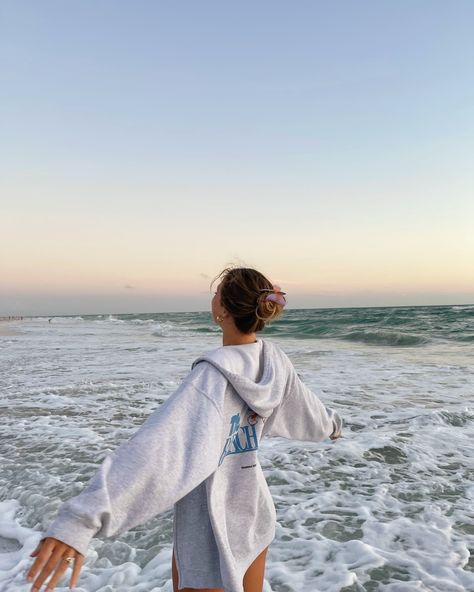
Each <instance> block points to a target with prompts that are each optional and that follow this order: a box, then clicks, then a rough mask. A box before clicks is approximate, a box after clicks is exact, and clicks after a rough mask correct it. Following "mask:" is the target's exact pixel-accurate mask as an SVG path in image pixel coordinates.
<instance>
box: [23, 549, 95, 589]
mask: <svg viewBox="0 0 474 592" xmlns="http://www.w3.org/2000/svg"><path fill="white" fill-rule="evenodd" d="M31 557H36V560H35V562H34V563H33V565H32V566H31V568H30V570H29V571H28V573H27V574H26V579H27V580H28V581H29V582H33V580H34V582H33V585H32V588H31V592H37V591H38V590H40V588H41V586H42V585H43V583H44V581H45V580H46V578H47V577H48V576H49V575H50V574H51V573H53V572H54V573H53V575H52V576H51V579H50V580H49V582H48V583H47V585H46V589H45V590H46V592H50V591H51V590H53V589H54V587H55V586H56V585H57V583H58V582H59V580H60V579H61V578H62V576H63V574H64V572H65V571H66V569H67V568H68V567H72V568H73V570H72V575H71V582H70V584H69V587H70V588H74V586H75V585H76V584H77V580H78V579H79V573H80V571H81V567H82V564H83V563H84V559H85V558H84V555H81V553H79V552H78V551H76V549H74V547H70V546H69V545H66V543H63V542H61V541H58V540H57V539H53V538H51V537H47V538H45V539H43V540H42V541H41V542H40V544H39V545H38V546H37V547H36V549H35V550H34V551H33V553H32V554H31ZM70 558H72V559H73V560H71V559H70ZM38 572H39V574H38ZM37 574H38V575H37ZM35 577H36V579H35Z"/></svg>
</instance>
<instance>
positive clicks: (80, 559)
mask: <svg viewBox="0 0 474 592" xmlns="http://www.w3.org/2000/svg"><path fill="white" fill-rule="evenodd" d="M84 559H85V557H84V555H81V554H80V553H78V554H77V555H76V561H75V562H74V569H73V570H72V576H71V583H70V586H69V587H70V588H75V587H76V584H77V580H78V579H79V574H80V573H81V569H82V565H83V563H84Z"/></svg>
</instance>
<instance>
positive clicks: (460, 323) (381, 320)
mask: <svg viewBox="0 0 474 592" xmlns="http://www.w3.org/2000/svg"><path fill="white" fill-rule="evenodd" d="M83 318H84V319H87V320H102V319H103V318H107V317H104V316H103V315H90V316H84V317H83ZM112 318H116V319H118V320H123V321H130V322H133V321H142V322H146V321H157V322H161V323H163V324H166V323H167V322H169V323H172V324H176V325H178V326H183V327H187V328H188V329H190V330H192V331H196V332H198V333H209V332H211V333H212V332H217V331H218V328H217V327H216V326H215V325H213V324H212V322H211V316H210V314H209V313H207V312H202V313H175V314H172V313H161V314H150V313H143V314H123V315H120V314H119V315H113V317H112ZM263 335H272V336H276V337H283V338H285V337H294V338H302V339H307V338H312V339H337V340H342V341H353V342H356V343H365V344H369V345H372V344H373V345H382V346H384V345H386V346H392V345H393V346H396V347H400V346H402V347H403V346H413V345H423V344H430V343H443V342H453V343H474V305H469V304H467V305H455V306H411V307H380V308H373V307H369V308H329V309H300V310H287V311H285V313H284V315H283V316H282V317H281V318H280V319H279V320H278V321H276V322H275V323H273V324H272V325H270V326H269V327H268V328H267V329H265V331H264V332H263Z"/></svg>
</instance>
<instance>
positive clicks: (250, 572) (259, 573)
mask: <svg viewBox="0 0 474 592" xmlns="http://www.w3.org/2000/svg"><path fill="white" fill-rule="evenodd" d="M267 551H268V547H267V548H266V549H264V550H263V551H262V552H261V553H260V555H259V556H258V557H257V558H256V559H255V560H254V561H253V563H252V564H251V565H250V567H249V568H248V569H247V571H246V572H245V576H244V591H245V592H262V588H263V579H264V574H265V560H266V558H267ZM171 572H172V575H173V592H195V591H196V590H199V591H200V592H224V589H223V588H181V590H178V569H177V567H176V561H175V558H174V551H173V564H172V569H171Z"/></svg>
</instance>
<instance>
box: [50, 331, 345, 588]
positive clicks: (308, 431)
mask: <svg viewBox="0 0 474 592" xmlns="http://www.w3.org/2000/svg"><path fill="white" fill-rule="evenodd" d="M340 428H341V419H340V418H339V416H338V415H337V414H336V413H334V412H333V411H331V410H330V409H326V408H325V407H324V406H323V404H322V403H321V401H320V400H319V398H318V397H317V396H316V395H315V394H314V393H313V392H311V391H310V390H309V389H308V388H307V387H306V386H305V385H304V384H303V383H302V382H301V380H300V379H299V378H298V375H297V374H296V371H295V369H294V367H293V365H292V364H291V362H290V360H289V359H288V357H287V356H286V355H285V354H284V353H283V351H282V350H281V349H280V348H279V347H278V346H277V345H275V344H273V343H271V342H268V341H263V340H259V341H257V342H256V343H251V344H247V345H237V346H225V347H220V348H218V349H216V350H215V351H213V352H211V353H210V354H208V355H207V356H204V357H202V358H198V359H197V360H196V361H195V362H194V364H193V367H192V370H191V372H190V373H189V374H188V376H187V377H186V378H185V379H184V381H183V382H182V384H181V385H180V386H179V388H178V389H177V390H176V391H175V392H174V393H173V394H172V395H171V396H170V397H169V398H168V399H167V400H166V401H165V402H164V403H163V404H162V405H161V406H160V407H159V408H158V409H157V410H156V411H155V412H153V413H152V414H151V415H150V416H149V417H148V419H147V420H146V421H145V422H144V423H143V425H142V426H141V427H140V429H139V430H138V431H137V432H136V433H135V434H134V435H133V436H132V438H131V439H130V440H128V441H127V442H125V443H124V444H122V445H121V446H119V447H118V448H117V449H116V450H115V451H114V452H113V453H112V454H110V455H109V456H107V457H106V459H105V460H104V461H103V463H102V465H101V467H100V468H99V470H98V472H97V473H96V474H95V476H94V477H93V478H92V480H91V481H90V483H89V484H88V485H87V487H86V488H85V489H84V490H83V491H82V492H81V493H80V494H79V495H77V496H76V497H73V498H71V499H70V500H68V501H67V502H65V503H64V504H63V505H62V506H61V508H60V510H59V513H58V516H57V517H56V519H55V520H54V521H53V523H52V524H51V525H50V527H49V528H48V530H47V531H46V533H45V534H44V537H54V538H56V539H59V540H61V541H63V542H65V543H67V544H68V545H70V546H71V547H74V548H75V549H76V550H77V551H79V552H80V553H82V554H83V555H85V554H86V553H87V548H88V545H89V542H90V540H91V538H92V537H94V536H103V537H110V536H114V535H117V534H120V533H122V532H124V531H126V530H129V529H131V528H133V527H134V526H137V525H139V524H143V523H144V522H146V521H147V520H148V519H150V518H152V517H153V516H155V515H156V514H158V513H160V512H164V511H165V510H168V509H170V508H171V507H173V506H174V550H175V558H176V564H177V569H178V575H179V588H183V587H193V588H224V590H225V592H243V577H244V574H245V572H246V570H247V568H248V567H249V566H250V564H251V563H252V562H253V560H254V559H255V558H256V557H257V556H258V555H259V554H260V553H261V552H262V551H263V550H264V549H265V548H266V547H267V546H268V545H269V544H270V543H271V541H272V540H273V538H274V536H275V521H276V512H275V506H274V504H273V500H272V497H271V494H270V491H269V489H268V486H267V484H266V481H265V477H264V475H263V472H262V469H261V467H260V463H259V460H258V456H257V451H258V446H259V442H260V441H261V440H262V438H264V437H265V436H282V437H284V438H291V439H295V440H307V441H313V442H318V441H321V440H324V439H325V438H328V437H329V436H330V435H331V434H332V433H333V432H338V431H339V430H340Z"/></svg>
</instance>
